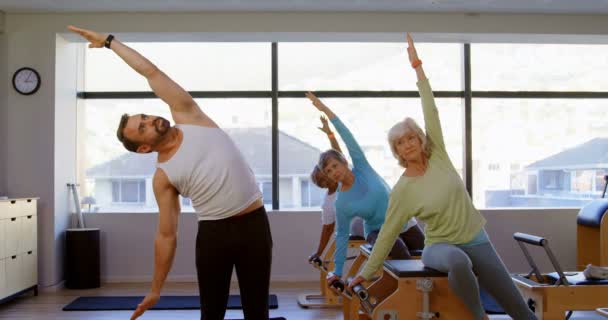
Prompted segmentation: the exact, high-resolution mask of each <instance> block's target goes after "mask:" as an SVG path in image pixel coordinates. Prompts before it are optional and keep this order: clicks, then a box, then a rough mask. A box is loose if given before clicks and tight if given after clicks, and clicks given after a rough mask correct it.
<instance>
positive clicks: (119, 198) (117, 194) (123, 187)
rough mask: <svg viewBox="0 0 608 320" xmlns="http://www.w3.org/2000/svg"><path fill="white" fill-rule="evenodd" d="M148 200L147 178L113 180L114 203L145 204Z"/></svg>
mask: <svg viewBox="0 0 608 320" xmlns="http://www.w3.org/2000/svg"><path fill="white" fill-rule="evenodd" d="M145 202H146V180H144V179H137V180H132V179H120V180H112V204H143V203H145Z"/></svg>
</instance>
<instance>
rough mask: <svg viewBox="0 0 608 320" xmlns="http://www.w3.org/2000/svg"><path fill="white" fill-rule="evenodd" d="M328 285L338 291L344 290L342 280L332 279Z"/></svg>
mask: <svg viewBox="0 0 608 320" xmlns="http://www.w3.org/2000/svg"><path fill="white" fill-rule="evenodd" d="M329 285H330V286H331V287H333V288H334V289H336V290H338V291H340V292H344V287H345V286H344V281H342V280H340V279H336V280H334V281H332V282H331V283H330V284H329Z"/></svg>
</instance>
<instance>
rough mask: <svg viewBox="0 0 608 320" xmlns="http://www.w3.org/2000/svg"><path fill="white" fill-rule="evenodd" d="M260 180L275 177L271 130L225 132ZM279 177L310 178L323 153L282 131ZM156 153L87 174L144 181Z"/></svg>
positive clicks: (125, 159) (120, 159) (134, 155)
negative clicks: (264, 176)
mask: <svg viewBox="0 0 608 320" xmlns="http://www.w3.org/2000/svg"><path fill="white" fill-rule="evenodd" d="M224 131H226V133H228V135H230V137H231V138H232V140H233V141H234V142H235V144H236V145H237V147H238V148H239V150H240V151H241V152H242V153H243V155H244V157H245V159H246V160H247V163H248V164H249V166H250V167H251V169H252V170H253V171H254V172H255V174H256V175H257V176H260V175H268V176H271V174H272V139H271V130H270V128H269V127H265V128H224ZM279 143H280V148H279V173H280V174H281V175H301V174H304V175H308V174H309V173H310V172H311V171H312V167H313V166H314V165H315V164H316V163H317V160H318V159H319V154H320V153H321V151H320V150H319V149H317V148H315V147H313V146H311V145H309V144H307V143H305V142H303V141H301V140H299V139H297V138H295V137H292V136H290V135H288V134H286V133H284V132H282V131H279ZM155 164H156V153H148V154H137V153H132V152H126V153H125V154H123V155H121V156H119V157H116V158H114V159H111V160H109V161H107V162H104V163H101V164H99V165H97V166H94V167H92V168H90V169H89V170H87V176H88V177H90V178H95V177H125V176H130V177H142V176H145V177H147V176H152V175H153V174H154V171H155V170H156V167H155Z"/></svg>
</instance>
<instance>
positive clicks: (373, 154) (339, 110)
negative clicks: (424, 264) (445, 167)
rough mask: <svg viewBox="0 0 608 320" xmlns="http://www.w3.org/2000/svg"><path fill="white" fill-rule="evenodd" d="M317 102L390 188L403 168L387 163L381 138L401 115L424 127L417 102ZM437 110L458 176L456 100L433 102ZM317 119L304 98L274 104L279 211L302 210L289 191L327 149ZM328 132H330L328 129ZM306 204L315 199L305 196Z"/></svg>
mask: <svg viewBox="0 0 608 320" xmlns="http://www.w3.org/2000/svg"><path fill="white" fill-rule="evenodd" d="M323 101H324V102H325V104H327V105H328V106H330V108H332V110H333V111H334V112H335V113H336V114H337V115H338V116H339V117H340V118H341V119H342V121H343V122H344V123H345V124H346V125H347V126H348V128H349V129H350V130H351V132H352V133H353V135H354V136H355V138H356V139H357V142H358V143H359V144H360V145H361V147H362V148H363V150H364V152H365V154H366V156H367V159H368V161H369V162H370V164H371V165H372V167H373V168H374V169H375V170H376V171H377V172H378V174H380V175H381V176H382V177H383V178H384V179H385V180H386V182H387V183H388V184H389V186H391V187H392V186H393V185H394V184H395V183H396V181H397V179H398V178H399V175H401V174H402V173H403V170H404V169H403V168H401V167H399V165H398V163H397V160H395V158H393V155H392V153H391V151H390V147H389V145H388V142H387V133H388V130H389V129H390V128H391V127H392V126H393V125H394V124H395V123H397V122H398V121H401V120H403V119H404V118H405V117H406V116H409V117H412V118H414V119H416V121H417V122H418V123H419V124H420V125H421V126H423V125H424V120H423V116H422V107H421V105H420V99H418V98H411V99H396V98H374V99H371V98H366V99H362V98H361V99H354V98H353V99H341V98H340V99H338V98H333V99H323ZM437 105H438V109H439V114H440V117H441V120H442V127H443V132H444V136H445V141H446V145H447V149H448V153H449V154H450V157H451V159H452V161H453V163H454V165H455V166H456V167H457V168H458V169H459V171H460V172H462V100H461V99H437ZM319 115H320V113H319V112H318V111H317V110H316V109H315V108H314V107H313V106H312V105H311V103H310V101H309V100H307V99H297V98H285V99H280V100H279V129H280V135H279V149H280V151H279V156H280V159H281V161H280V171H279V174H280V177H281V179H282V181H283V179H285V180H286V182H285V183H283V184H281V189H280V194H281V199H280V204H281V208H300V207H306V202H305V201H301V198H302V197H301V196H300V195H301V194H302V192H303V191H302V190H296V189H295V188H296V187H297V188H302V184H301V182H299V181H301V180H308V179H309V175H310V172H311V171H312V169H313V167H314V166H315V165H316V163H317V161H318V158H319V154H320V153H321V152H322V151H325V150H327V149H329V148H330V145H329V141H328V140H327V136H326V135H325V134H324V133H322V132H321V131H319V130H318V129H317V127H319V126H321V122H320V121H319ZM332 130H334V131H335V129H334V128H333V127H332ZM336 137H337V138H338V141H339V142H340V145H341V147H342V149H343V152H344V153H345V154H346V155H347V158H349V157H348V152H347V150H346V146H345V145H344V144H343V143H342V141H341V140H340V137H339V135H338V134H337V133H336ZM349 159H350V158H349ZM351 163H352V162H351ZM461 175H462V174H461ZM310 186H311V189H314V188H316V187H315V186H314V185H313V184H312V183H311V185H310ZM284 188H285V189H284ZM315 192H318V190H315ZM324 193H325V191H323V194H324ZM311 199H315V198H314V197H313V196H311ZM317 199H322V197H319V198H317ZM319 204H320V200H316V201H312V202H311V204H310V207H313V208H316V207H318V206H319Z"/></svg>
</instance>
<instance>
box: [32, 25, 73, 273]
mask: <svg viewBox="0 0 608 320" xmlns="http://www.w3.org/2000/svg"><path fill="white" fill-rule="evenodd" d="M56 42H57V47H56V54H55V57H56V64H55V70H56V72H55V102H54V109H55V110H54V111H55V118H54V119H55V132H54V146H55V154H54V155H55V157H54V164H55V168H54V194H55V197H54V210H53V212H54V216H55V223H54V230H53V233H54V238H53V240H54V241H53V242H52V243H53V244H54V250H55V251H54V252H55V254H53V256H52V262H51V263H53V266H54V267H53V269H54V272H53V275H54V279H62V278H63V256H64V247H65V245H64V238H63V237H64V235H63V231H64V230H65V229H66V228H68V227H69V222H70V215H69V212H70V207H71V208H73V206H70V204H72V203H73V202H72V201H73V200H72V201H70V194H69V191H68V188H67V183H68V182H73V183H75V182H76V169H75V168H76V137H77V134H76V123H77V121H76V107H77V104H76V95H75V94H74V88H76V87H77V81H78V62H81V60H79V59H78V50H77V44H75V43H73V42H68V41H66V40H65V39H64V38H63V37H61V36H57V40H56ZM75 62H76V63H75ZM44 269H46V268H44ZM40 271H43V270H40Z"/></svg>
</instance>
